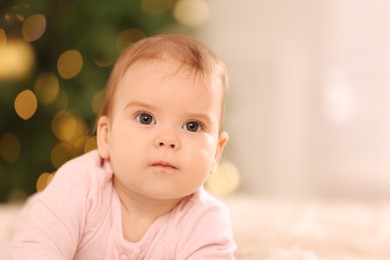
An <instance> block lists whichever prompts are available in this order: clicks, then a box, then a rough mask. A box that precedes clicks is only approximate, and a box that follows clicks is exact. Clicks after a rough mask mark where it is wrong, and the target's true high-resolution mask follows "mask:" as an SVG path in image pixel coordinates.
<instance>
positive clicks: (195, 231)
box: [10, 151, 235, 260]
mask: <svg viewBox="0 0 390 260" xmlns="http://www.w3.org/2000/svg"><path fill="white" fill-rule="evenodd" d="M100 162H101V159H100V158H99V155H98V153H97V151H93V152H90V153H87V154H85V155H83V156H80V157H78V158H76V159H74V160H71V161H69V162H68V163H66V164H65V165H64V166H63V167H61V168H60V169H59V170H58V171H57V173H56V175H55V177H54V178H53V180H52V181H51V183H50V185H49V186H48V187H47V188H46V189H45V190H44V191H43V192H40V193H38V194H36V195H34V196H33V197H32V198H31V199H30V200H29V202H28V203H27V205H26V206H25V208H24V209H23V210H22V212H21V214H20V216H19V218H18V220H17V223H16V226H15V234H14V236H13V238H12V241H11V247H10V252H11V257H12V259H14V260H18V259H40V260H42V259H50V260H56V259H94V260H95V259H96V260H98V259H110V260H112V259H152V260H155V259H176V260H180V259H234V257H233V252H234V250H235V243H234V241H233V239H232V232H231V224H230V216H229V212H228V210H227V208H226V207H225V206H224V205H223V204H221V203H220V202H218V201H217V200H216V199H214V198H213V197H212V196H211V195H209V194H208V193H207V192H206V191H205V190H203V189H201V190H199V191H198V192H196V193H195V194H193V195H192V196H190V197H189V198H188V199H185V200H183V201H182V202H181V203H180V204H179V205H178V206H177V207H176V208H174V209H173V210H172V211H170V212H169V213H167V214H165V215H163V216H161V217H159V218H158V219H156V221H155V222H154V223H153V224H152V226H151V227H150V228H149V230H148V231H147V232H146V234H145V235H144V236H143V238H142V239H141V240H140V241H139V242H136V243H131V242H129V241H127V240H125V239H124V237H123V231H122V220H121V206H120V201H119V198H118V195H117V193H116V191H115V189H114V187H113V185H112V178H113V173H112V170H111V167H110V165H109V164H108V163H105V164H104V165H103V166H101V165H100Z"/></svg>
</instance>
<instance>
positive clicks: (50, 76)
mask: <svg viewBox="0 0 390 260" xmlns="http://www.w3.org/2000/svg"><path fill="white" fill-rule="evenodd" d="M59 89H60V87H59V82H58V78H57V76H56V75H55V74H54V73H42V74H41V75H39V77H38V78H37V80H36V81H35V85H34V90H35V93H36V95H37V98H38V100H39V102H41V103H42V104H43V105H50V104H52V103H53V102H54V101H55V100H56V99H57V97H58V93H59Z"/></svg>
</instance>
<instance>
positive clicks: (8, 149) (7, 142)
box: [0, 133, 20, 163]
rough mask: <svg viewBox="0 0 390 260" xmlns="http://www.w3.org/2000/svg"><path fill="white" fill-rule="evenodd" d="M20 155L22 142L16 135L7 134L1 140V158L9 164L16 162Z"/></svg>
mask: <svg viewBox="0 0 390 260" xmlns="http://www.w3.org/2000/svg"><path fill="white" fill-rule="evenodd" d="M19 155H20V141H19V139H18V138H17V137H16V135H14V134H12V133H5V134H4V135H3V136H2V137H1V138H0V156H1V157H2V158H3V159H4V160H6V161H7V162H10V163H13V162H15V161H16V160H17V159H18V157H19Z"/></svg>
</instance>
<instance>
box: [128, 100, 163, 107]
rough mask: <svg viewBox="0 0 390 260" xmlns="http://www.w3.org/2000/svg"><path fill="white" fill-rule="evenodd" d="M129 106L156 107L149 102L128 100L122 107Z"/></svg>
mask: <svg viewBox="0 0 390 260" xmlns="http://www.w3.org/2000/svg"><path fill="white" fill-rule="evenodd" d="M129 107H142V108H146V109H155V108H156V107H155V106H153V105H151V104H148V103H145V102H141V101H130V102H129V103H127V104H126V106H125V107H124V109H126V108H129Z"/></svg>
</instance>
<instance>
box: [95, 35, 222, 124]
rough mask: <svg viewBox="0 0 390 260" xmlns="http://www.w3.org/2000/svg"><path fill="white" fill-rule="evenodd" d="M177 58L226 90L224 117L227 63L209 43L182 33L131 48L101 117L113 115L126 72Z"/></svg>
mask: <svg viewBox="0 0 390 260" xmlns="http://www.w3.org/2000/svg"><path fill="white" fill-rule="evenodd" d="M163 57H168V58H173V59H175V60H176V61H178V62H179V63H181V64H182V65H186V66H187V67H189V68H191V69H192V70H193V71H194V72H195V73H196V74H197V75H201V76H203V77H204V79H205V80H206V81H207V82H210V84H214V83H216V84H218V85H220V87H221V88H222V95H223V96H222V115H221V126H220V127H221V128H222V123H223V110H224V106H225V99H226V93H227V88H228V78H227V72H226V66H225V63H224V62H223V61H222V60H221V59H220V58H219V57H218V56H217V55H216V54H215V53H214V52H213V51H212V50H211V49H210V48H209V47H208V46H206V45H205V44H203V43H201V42H199V41H197V40H194V39H192V38H191V37H188V36H185V35H179V34H161V35H156V36H152V37H147V38H144V39H142V40H140V41H138V42H136V43H134V44H132V45H130V46H128V47H127V48H126V49H125V50H124V51H123V52H122V54H121V55H120V56H119V58H118V60H117V62H116V64H115V65H114V68H113V70H112V72H111V75H110V77H109V80H108V83H107V86H106V96H105V101H104V103H103V107H102V110H101V113H100V116H110V115H111V113H112V107H113V102H114V96H115V92H116V89H117V86H118V83H119V81H120V80H121V78H122V77H123V75H124V74H125V72H126V70H127V69H128V68H129V67H130V66H131V65H132V64H134V63H135V62H138V61H141V60H146V59H159V58H163Z"/></svg>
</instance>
